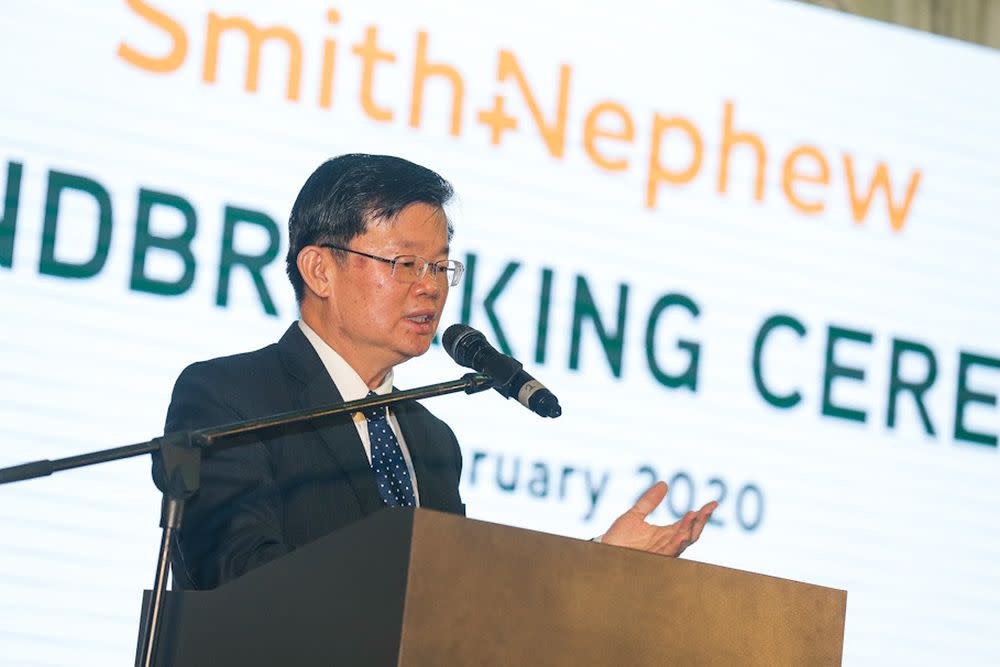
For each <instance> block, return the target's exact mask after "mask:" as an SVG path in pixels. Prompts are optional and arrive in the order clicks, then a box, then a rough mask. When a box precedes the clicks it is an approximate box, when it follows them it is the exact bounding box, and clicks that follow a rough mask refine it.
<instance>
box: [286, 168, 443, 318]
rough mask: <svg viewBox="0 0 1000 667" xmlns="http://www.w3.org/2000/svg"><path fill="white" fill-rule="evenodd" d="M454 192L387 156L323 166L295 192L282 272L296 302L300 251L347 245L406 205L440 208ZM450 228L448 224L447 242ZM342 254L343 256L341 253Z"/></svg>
mask: <svg viewBox="0 0 1000 667" xmlns="http://www.w3.org/2000/svg"><path fill="white" fill-rule="evenodd" d="M453 194H454V189H453V188H452V186H451V184H450V183H449V182H448V181H446V180H445V179H444V178H442V177H441V176H440V175H439V174H437V173H435V172H433V171H431V170H430V169H427V168H426V167H421V166H420V165H419V164H414V163H413V162H409V161H408V160H404V159H402V158H398V157H393V156H391V155H366V154H363V153H351V154H348V155H340V156H338V157H335V158H332V159H330V160H327V161H326V162H324V163H323V164H321V165H320V166H319V167H318V168H317V169H316V171H314V172H313V173H312V175H311V176H309V178H308V179H307V180H306V182H305V184H304V185H303V186H302V189H301V190H299V195H298V197H296V198H295V204H294V205H292V213H291V215H290V216H289V218H288V256H287V257H286V258H285V269H286V271H287V272H288V279H289V280H290V281H291V282H292V287H293V288H294V289H295V298H296V300H298V301H299V302H300V303H301V302H302V295H303V290H304V282H303V280H302V274H300V273H299V267H298V264H297V260H298V256H299V252H300V251H301V250H302V248H304V247H306V246H307V245H312V244H315V243H319V242H328V243H334V244H336V245H340V246H347V245H348V244H349V243H350V242H351V241H352V240H353V239H354V238H355V237H357V236H360V235H362V234H364V233H365V232H366V231H367V230H368V225H369V224H370V223H372V222H379V221H389V222H391V221H392V220H393V219H394V218H395V217H396V216H397V215H399V214H400V213H401V212H402V210H403V209H404V208H406V207H407V206H409V205H410V204H415V203H417V202H421V203H424V204H430V205H432V206H438V207H443V206H444V205H445V204H446V203H448V201H449V200H450V199H451V197H452V195H453ZM452 233H453V229H452V226H451V221H450V220H449V221H448V239H449V240H451V236H452ZM340 254H343V253H340Z"/></svg>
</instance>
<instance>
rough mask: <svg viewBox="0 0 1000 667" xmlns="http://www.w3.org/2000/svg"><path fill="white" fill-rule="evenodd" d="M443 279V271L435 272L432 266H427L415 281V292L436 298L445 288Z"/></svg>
mask: <svg viewBox="0 0 1000 667" xmlns="http://www.w3.org/2000/svg"><path fill="white" fill-rule="evenodd" d="M444 281H445V275H444V272H443V271H441V272H435V270H434V267H433V266H428V267H427V270H426V271H425V272H424V275H423V276H421V277H420V279H419V280H417V282H416V283H415V285H416V288H417V294H420V295H423V296H428V297H431V298H435V299H436V298H438V297H439V296H441V293H442V292H443V291H444V290H445V289H447V286H446V285H445V282H444Z"/></svg>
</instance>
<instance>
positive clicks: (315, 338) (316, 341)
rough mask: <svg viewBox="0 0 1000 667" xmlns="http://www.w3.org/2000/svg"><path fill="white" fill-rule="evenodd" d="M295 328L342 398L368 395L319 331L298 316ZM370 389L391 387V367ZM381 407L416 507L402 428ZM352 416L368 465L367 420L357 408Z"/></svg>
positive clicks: (380, 391)
mask: <svg viewBox="0 0 1000 667" xmlns="http://www.w3.org/2000/svg"><path fill="white" fill-rule="evenodd" d="M299 328H300V329H302V333H304V334H305V335H306V339H308V340H309V342H310V343H311V344H312V346H313V348H314V349H315V350H316V354H318V355H319V358H320V361H322V362H323V366H324V367H325V368H326V372H327V373H329V374H330V379H331V380H333V384H335V385H336V386H337V390H338V391H339V392H340V395H341V397H343V399H344V400H345V401H356V400H358V399H361V398H365V397H366V396H368V385H367V384H365V381H364V380H362V379H361V376H360V375H358V373H357V371H355V370H354V369H353V368H351V365H350V364H348V363H347V362H346V361H345V360H344V358H343V357H342V356H340V355H339V354H337V351H336V350H334V349H333V348H332V347H330V346H329V345H327V343H326V341H325V340H323V339H322V338H320V337H319V334H317V333H316V332H315V331H313V330H312V328H311V327H310V326H309V325H308V324H306V323H305V322H303V321H302V320H299ZM373 391H374V392H375V393H376V394H378V395H379V396H384V395H386V394H388V393H390V392H391V391H392V370H391V369H390V370H389V372H388V373H386V374H385V378H384V379H383V380H382V384H380V385H379V386H378V387H376V388H375V389H374V390H373ZM385 409H386V410H387V411H388V419H389V428H391V429H392V432H393V433H394V434H395V436H396V440H398V441H399V448H400V449H401V450H402V451H403V459H404V460H405V461H406V469H407V471H408V472H409V473H410V479H411V480H413V499H414V500H415V501H416V505H417V507H420V492H419V491H417V476H416V474H415V473H414V472H413V461H412V460H411V459H410V450H409V449H407V447H406V440H405V439H404V438H403V432H402V431H401V430H400V429H399V422H397V421H396V415H394V414H393V413H392V410H389V409H388V408H385ZM352 417H353V418H354V426H355V428H357V429H358V436H360V437H361V444H362V445H363V446H364V448H365V456H367V457H368V463H369V465H370V464H371V462H372V443H371V439H370V438H369V437H368V420H367V419H365V416H364V414H362V413H361V412H355V413H353V415H352Z"/></svg>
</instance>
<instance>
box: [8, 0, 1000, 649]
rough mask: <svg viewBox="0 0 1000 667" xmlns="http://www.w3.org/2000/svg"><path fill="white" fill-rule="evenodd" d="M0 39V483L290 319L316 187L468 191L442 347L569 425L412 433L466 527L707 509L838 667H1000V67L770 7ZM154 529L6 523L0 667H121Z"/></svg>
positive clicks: (130, 24)
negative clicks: (301, 222) (403, 171)
mask: <svg viewBox="0 0 1000 667" xmlns="http://www.w3.org/2000/svg"><path fill="white" fill-rule="evenodd" d="M4 9H5V11H4V12H3V13H4V18H3V19H2V23H0V56H2V57H0V85H2V90H3V95H0V158H2V159H3V162H2V163H0V183H2V184H4V185H3V187H4V188H5V190H2V191H0V192H5V193H6V200H5V201H6V206H5V208H4V217H3V218H2V220H0V312H2V313H3V326H2V327H0V466H4V465H13V464H15V463H20V462H23V461H27V460H33V459H39V458H56V457H61V456H68V455H72V454H76V453H81V452H85V451H89V450H93V449H98V448H105V447H111V446H116V445H120V444H126V443H129V442H136V441H141V440H145V439H147V438H150V437H152V436H154V435H157V434H159V432H160V429H161V427H162V421H163V417H164V414H165V411H166V405H167V402H168V400H169V395H170V390H171V387H172V383H173V380H174V378H175V377H176V376H177V374H178V373H179V372H180V370H181V369H182V368H183V367H184V366H185V365H187V364H188V363H191V362H192V361H195V360H199V359H204V358H209V357H213V356H218V355H221V354H228V353H232V352H236V351H242V350H248V349H254V348H257V347H260V346H263V345H266V344H268V343H270V342H272V341H274V340H276V339H277V338H278V337H279V336H280V334H281V332H282V331H283V330H284V329H285V328H286V327H287V326H288V324H289V322H291V321H293V320H294V319H295V317H296V313H295V306H294V300H293V298H292V294H291V289H290V288H289V287H288V285H287V283H286V281H285V278H284V275H283V262H282V258H283V256H284V252H285V248H286V247H287V246H286V240H285V238H284V231H283V230H284V220H285V218H286V216H287V213H288V210H289V209H290V207H291V203H292V201H293V200H294V197H295V194H296V193H297V191H298V187H299V185H300V184H301V183H302V182H303V181H304V179H305V178H306V176H307V175H308V174H309V173H310V172H311V171H312V169H313V168H315V166H317V165H318V164H319V163H320V162H321V161H322V160H324V159H325V158H327V157H329V156H332V155H336V154H340V153H344V152H355V151H363V152H374V153H390V154H395V155H400V156H403V157H406V158H408V159H411V160H414V161H416V162H419V163H422V164H425V165H427V166H429V167H431V168H433V169H435V170H437V171H439V172H440V173H441V174H443V175H444V176H445V177H446V178H448V179H450V180H451V181H452V182H453V183H454V185H455V187H456V190H457V192H458V193H459V198H458V201H457V202H456V204H455V205H454V206H453V207H452V209H451V211H450V213H451V215H452V217H453V219H454V221H455V225H456V228H457V235H456V237H455V243H454V245H455V248H456V252H455V254H454V256H455V257H457V258H459V259H464V260H471V261H469V264H470V265H471V264H474V266H470V271H469V275H468V279H467V282H466V285H463V286H460V287H458V288H455V290H454V291H453V293H452V297H451V300H450V302H449V304H448V307H447V309H446V315H445V324H448V323H451V322H454V321H459V320H463V319H465V320H468V322H469V323H470V324H472V325H473V326H475V327H477V328H481V329H482V330H483V331H484V332H486V334H487V336H488V337H489V338H490V339H491V340H492V341H493V342H494V343H497V342H498V341H499V340H500V338H501V337H502V338H503V339H504V340H505V341H506V343H507V345H508V348H509V350H510V351H511V352H512V353H513V354H514V355H516V356H517V357H519V358H520V359H521V360H522V361H524V362H525V364H526V365H527V366H528V367H529V370H531V372H532V373H533V374H534V375H536V376H537V377H539V378H541V379H542V380H543V381H544V382H545V383H546V384H547V385H548V386H549V387H550V388H552V389H553V391H554V392H555V393H556V394H557V395H558V396H559V398H560V401H561V403H562V405H563V408H564V416H563V417H562V418H561V419H559V420H557V421H542V420H539V419H538V418H537V417H535V416H534V415H531V414H530V413H528V412H527V411H524V410H522V409H521V408H520V407H518V406H517V405H515V404H513V403H507V402H504V401H502V400H501V399H500V398H499V397H497V396H496V395H495V394H494V393H493V392H489V393H488V394H481V395H478V396H474V397H464V396H462V397H447V398H440V399H434V400H433V401H432V402H428V407H430V408H431V409H432V410H434V411H435V412H436V413H437V414H438V415H439V416H441V417H443V418H444V419H446V420H447V421H448V422H449V423H450V424H451V425H452V427H453V428H454V430H455V431H456V433H457V434H458V436H459V439H460V441H461V442H462V445H463V450H464V454H465V470H464V475H463V488H462V491H463V495H464V498H465V501H466V503H467V505H468V507H469V513H470V516H472V517H475V518H481V519H487V520H491V521H498V522H502V523H507V524H511V525H518V526H524V527H529V528H534V529H538V530H545V531H550V532H554V533H560V534H566V535H572V536H579V537H589V536H592V535H595V534H599V533H600V532H602V531H603V530H604V528H605V527H606V526H607V524H608V523H609V522H610V521H611V520H612V519H613V518H614V517H615V516H617V514H619V513H620V512H621V511H623V510H624V509H625V508H627V507H628V506H629V505H630V504H631V502H633V500H634V499H635V497H636V496H637V495H638V494H639V492H640V491H641V490H642V489H644V488H645V487H646V486H647V485H648V483H649V482H650V481H651V480H652V479H653V478H654V477H662V478H665V479H667V480H668V481H671V482H672V486H673V491H672V493H671V495H670V503H669V507H664V508H662V509H661V510H658V511H657V513H656V515H655V516H654V518H656V519H657V520H659V521H661V522H668V521H672V520H673V515H672V511H675V512H678V513H682V512H683V511H684V510H685V509H687V508H688V507H689V506H692V505H695V506H696V505H700V504H701V503H703V502H706V501H708V500H710V499H713V498H717V499H720V500H721V506H720V508H719V510H718V512H717V514H716V520H715V523H714V524H713V525H711V526H709V528H708V529H707V530H706V532H705V534H704V536H703V538H702V541H701V542H699V543H698V544H697V545H696V546H695V547H693V548H692V549H691V550H690V551H689V552H688V553H687V554H686V557H689V558H692V559H696V560H701V561H706V562H712V563H718V564H723V565H726V566H729V567H735V568H741V569H746V570H752V571H756V572H763V573H767V574H772V575H776V576H781V577H786V578H791V579H797V580H802V581H807V582H811V583H816V584H821V585H826V586H831V587H836V588H843V589H847V590H848V591H849V597H848V615H847V629H846V640H845V659H844V662H845V664H850V665H865V664H870V665H880V664H886V663H889V664H940V663H942V662H948V663H954V662H961V663H964V664H990V663H993V664H995V663H996V662H997V660H998V659H1000V640H998V639H997V635H996V633H995V631H994V629H995V627H996V625H997V624H998V622H1000V595H998V593H997V590H998V586H1000V575H998V570H997V567H996V563H997V562H998V558H1000V537H998V535H1000V530H998V529H1000V521H998V519H997V518H996V510H995V507H994V505H995V502H996V500H997V498H998V495H997V491H996V485H997V482H998V481H1000V474H998V453H997V446H996V439H997V435H998V433H1000V409H998V407H997V400H996V397H997V395H998V394H1000V342H998V340H1000V339H998V336H997V334H998V332H1000V290H998V285H1000V262H998V260H997V258H998V256H1000V230H998V229H997V213H996V212H997V210H1000V194H998V193H1000V190H998V189H997V188H996V183H997V182H998V181H1000V168H998V167H997V158H1000V140H998V139H997V136H998V135H997V132H996V119H997V118H1000V94H998V93H997V92H996V86H995V85H994V84H995V81H997V79H998V76H1000V56H998V55H997V53H996V52H994V51H988V50H985V49H981V48H978V47H973V46H969V45H964V44H960V43H957V42H951V41H947V40H942V39H937V38H933V37H930V36H927V35H922V34H917V33H914V32H910V31H905V30H900V29H896V28H893V27H888V26H884V25H879V24H875V23H872V22H867V21H861V20H858V19H854V18H851V17H847V16H844V15H840V14H835V13H831V12H826V11H822V10H816V9H813V8H810V7H805V6H799V5H796V4H790V3H777V2H756V3H723V2H698V3H695V2H683V3H682V2H667V3H664V2H648V3H641V2H624V3H610V4H609V3H597V2H595V3H585V2H562V3H560V2H545V3H539V2H522V1H521V0H514V1H511V2H506V3H502V5H500V6H492V5H491V6H490V8H489V9H488V10H486V9H482V8H480V5H478V4H476V3H447V2H443V1H439V2H427V3H420V4H419V5H418V4H417V3H406V2H395V1H393V2H381V3H377V4H372V3H360V2H357V3H355V2H346V1H345V2H340V3H337V4H336V6H335V7H334V8H333V13H328V10H330V9H331V7H330V5H327V4H322V3H317V4H313V3H306V2H299V3H267V2H245V1H244V2H228V1H225V0H215V1H213V2H205V3H166V2H155V3H154V4H153V5H147V4H145V3H140V2H130V3H119V2H106V3H87V4H86V6H85V5H84V4H81V3H70V2H57V1H55V0H42V1H35V2H27V1H25V0H15V1H13V2H8V3H6V4H5V8H4ZM234 17H241V18H240V20H235V19H234ZM265 29H269V30H265ZM255 30H259V31H263V32H260V33H259V34H258V35H257V37H258V38H259V39H260V40H261V43H262V44H263V46H262V47H261V48H260V50H259V53H258V56H259V71H257V72H256V73H257V75H258V76H257V80H256V81H254V76H253V74H254V71H255V66H254V65H253V62H254V60H255V58H254V50H253V49H252V48H248V39H247V35H248V34H251V33H253V32H254V31H255ZM213 54H214V55H213ZM329 54H332V55H333V57H332V58H330V57H328V56H329ZM248 71H249V73H250V74H249V80H250V81H249V83H248ZM425 75H426V76H425ZM324 81H325V82H326V83H324ZM248 88H249V89H250V90H248ZM290 98H291V99H290ZM496 98H500V99H502V106H501V107H500V110H501V112H502V113H500V114H498V113H497V109H496V104H495V99H496ZM414 110H416V111H417V112H418V113H415V111H414ZM504 116H505V118H504ZM494 117H501V120H500V121H499V122H497V121H495V119H494ZM491 119H494V120H491ZM490 123H492V124H493V125H491V124H490ZM511 125H513V126H515V127H514V128H513V129H509V127H508V126H511ZM505 128H508V129H505ZM143 192H145V193H146V194H145V195H144V194H142V193H143ZM150 192H152V193H161V194H159V195H156V194H153V195H150V194H149V193H150ZM164 195H169V196H170V198H167V199H166V200H167V201H168V202H172V204H170V203H168V204H164V203H163V201H164V199H165V197H164ZM151 197H152V198H156V197H158V198H159V201H160V202H161V203H159V204H155V205H153V206H152V207H151V208H150V209H149V215H148V221H149V232H148V234H144V233H143V231H142V229H141V228H140V221H141V218H142V216H141V206H140V203H141V202H142V201H144V200H149V199H150V198H151ZM47 200H48V202H49V204H50V205H49V206H48V207H47V205H46V201H47ZM240 209H242V210H244V211H252V212H254V213H245V212H244V213H243V214H240V213H239V210H240ZM102 211H103V213H102ZM227 211H228V215H229V218H230V219H231V226H232V227H233V232H232V234H231V238H230V239H227V238H226V237H225V235H224V230H223V228H224V222H225V220H226V218H227ZM185 212H186V214H187V217H185ZM248 218H249V220H248ZM268 219H269V220H270V221H273V222H268ZM46 220H48V224H47V225H46ZM102 220H103V222H102ZM269 229H270V230H271V231H272V232H273V230H274V229H280V230H281V240H280V248H271V247H270V245H271V238H270V237H269ZM102 230H103V231H102ZM185 230H187V233H188V236H186V237H182V238H181V240H179V241H177V240H175V241H173V242H169V241H160V242H159V245H157V243H156V242H155V241H154V242H153V247H152V249H150V250H149V251H148V252H147V253H145V255H144V256H143V254H142V253H137V252H136V241H137V239H138V240H142V239H143V238H144V237H145V236H155V237H160V238H166V239H169V238H173V237H178V236H182V232H184V231H185ZM171 248H173V249H171ZM227 249H228V250H227ZM269 249H270V251H271V254H270V255H268V250H269ZM227 252H228V254H230V255H231V254H232V253H233V252H235V253H240V254H242V255H246V256H263V257H264V258H265V260H266V259H267V258H268V257H270V256H272V255H274V254H275V252H276V255H277V257H278V259H277V260H275V261H271V262H269V263H266V265H265V266H264V267H263V270H262V271H261V272H260V278H259V281H260V283H259V285H258V284H255V282H254V279H253V274H252V273H251V272H250V271H248V270H247V267H246V266H245V265H243V264H240V263H239V262H238V261H237V262H236V264H235V265H232V266H231V267H230V268H231V270H230V271H229V273H230V279H229V282H228V285H224V286H223V288H221V289H220V273H221V272H222V270H221V268H220V266H221V265H223V264H226V265H230V264H232V263H231V262H229V261H228V260H227V261H226V262H223V261H222V259H221V258H223V257H224V256H225V255H226V254H227ZM185 255H187V257H186V258H185ZM143 259H144V261H141V260H143ZM134 260H135V261H134ZM262 261H264V260H262ZM134 264H137V265H138V268H137V269H136V268H135V267H134ZM185 278H189V279H190V280H189V281H188V282H185V280H184V279H185ZM505 278H506V279H505ZM150 281H159V283H160V284H161V285H167V286H168V287H167V288H162V287H161V288H159V289H157V288H155V287H150V284H151V283H150ZM171 285H172V286H173V288H172V291H173V292H175V293H174V294H164V293H163V292H164V291H171V288H170V287H169V286H171ZM220 292H221V295H222V297H221V298H220ZM262 292H263V293H265V294H266V295H267V298H265V297H262ZM671 295H672V296H671ZM268 300H270V301H271V302H272V303H273V308H272V309H271V310H273V311H275V312H274V314H269V313H268V312H266V310H267V308H265V304H266V302H268ZM220 302H221V305H220ZM774 316H780V317H778V319H769V318H772V317H774ZM491 317H492V320H491ZM765 322H771V323H772V324H775V323H776V324H777V326H775V327H773V328H771V329H769V331H768V332H765V333H766V335H764V336H763V337H762V338H761V341H762V342H761V345H760V346H759V354H758V355H755V340H757V339H758V336H759V334H760V332H761V331H762V327H763V325H764V324H765ZM543 332H544V334H543ZM694 355H696V356H694ZM755 356H756V358H757V362H756V363H755ZM894 359H896V361H897V362H898V363H896V364H894V363H893V360H894ZM695 361H696V363H695ZM755 367H756V368H757V370H758V372H757V374H756V375H758V376H759V378H758V380H757V381H755ZM461 372H462V371H461V370H460V369H458V368H457V367H455V366H454V365H453V364H452V363H451V361H450V360H449V359H448V358H447V356H446V355H445V354H444V353H443V352H442V351H441V350H440V348H437V347H434V348H432V349H431V351H430V352H429V353H428V354H427V355H425V356H424V357H423V358H420V359H417V360H414V361H412V362H410V363H408V364H406V365H405V366H403V367H401V368H400V369H399V370H398V372H397V373H398V374H397V385H398V386H401V387H411V386H416V385H420V384H427V383H430V382H436V381H440V380H444V379H448V378H452V377H457V376H458V375H459V374H461ZM671 377H673V378H678V379H677V380H674V381H672V380H671V379H670V378H671ZM894 378H895V379H894ZM761 384H762V385H763V388H764V389H766V391H768V392H770V393H771V394H773V395H774V396H776V397H779V398H780V397H785V398H786V399H789V400H786V401H785V407H779V406H777V405H774V404H773V402H774V401H773V400H772V401H770V402H769V401H768V400H766V399H765V397H764V391H763V390H762V389H761V388H760V387H759V385H761ZM907 386H909V387H910V389H907V388H906V387H907ZM914 387H916V389H913V388H914ZM794 392H797V397H798V400H797V401H795V400H792V399H790V398H789V397H791V396H792V395H793V393H794ZM917 398H919V400H917ZM779 402H780V401H779ZM893 405H894V407H892V406H893ZM921 407H922V408H923V412H922V410H921ZM890 411H891V412H893V413H894V414H893V415H892V417H891V418H890ZM922 415H926V416H922ZM157 518H158V498H157V495H156V494H155V492H154V490H153V487H152V484H151V483H150V480H149V475H148V464H147V462H146V461H145V460H141V461H138V460H135V461H129V462H123V463H116V464H110V465H105V466H101V467H97V468H92V469H88V470H82V471H75V472H68V473H63V474H60V475H58V476H55V477H52V478H49V479H42V480H36V481H32V482H27V483H21V484H17V485H11V486H5V487H3V488H0V662H2V663H3V664H18V665H82V664H87V665H91V664H93V665H97V664H127V662H128V661H129V660H131V654H132V651H133V649H134V642H135V636H136V623H137V614H138V610H139V598H140V591H141V590H142V588H144V587H148V586H149V584H150V582H151V570H152V565H153V560H154V556H155V550H156V547H157V539H158V530H157V528H156V523H157Z"/></svg>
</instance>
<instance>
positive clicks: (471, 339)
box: [441, 324, 486, 368]
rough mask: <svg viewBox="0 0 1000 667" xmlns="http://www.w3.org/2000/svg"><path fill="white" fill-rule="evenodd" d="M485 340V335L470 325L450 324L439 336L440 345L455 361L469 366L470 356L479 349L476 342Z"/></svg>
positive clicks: (470, 363)
mask: <svg viewBox="0 0 1000 667" xmlns="http://www.w3.org/2000/svg"><path fill="white" fill-rule="evenodd" d="M485 340H486V336H484V335H483V334H482V333H480V332H479V331H476V330H475V329H473V328H472V327H469V326H466V325H464V324H452V325H451V326H450V327H448V328H447V329H446V330H445V332H444V335H443V336H441V345H442V346H443V347H444V350H445V352H447V353H448V356H450V357H451V358H452V359H454V360H455V363H457V364H458V365H459V366H466V367H469V368H471V367H472V358H473V356H475V352H476V350H478V349H479V346H478V342H479V341H484V342H485Z"/></svg>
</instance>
